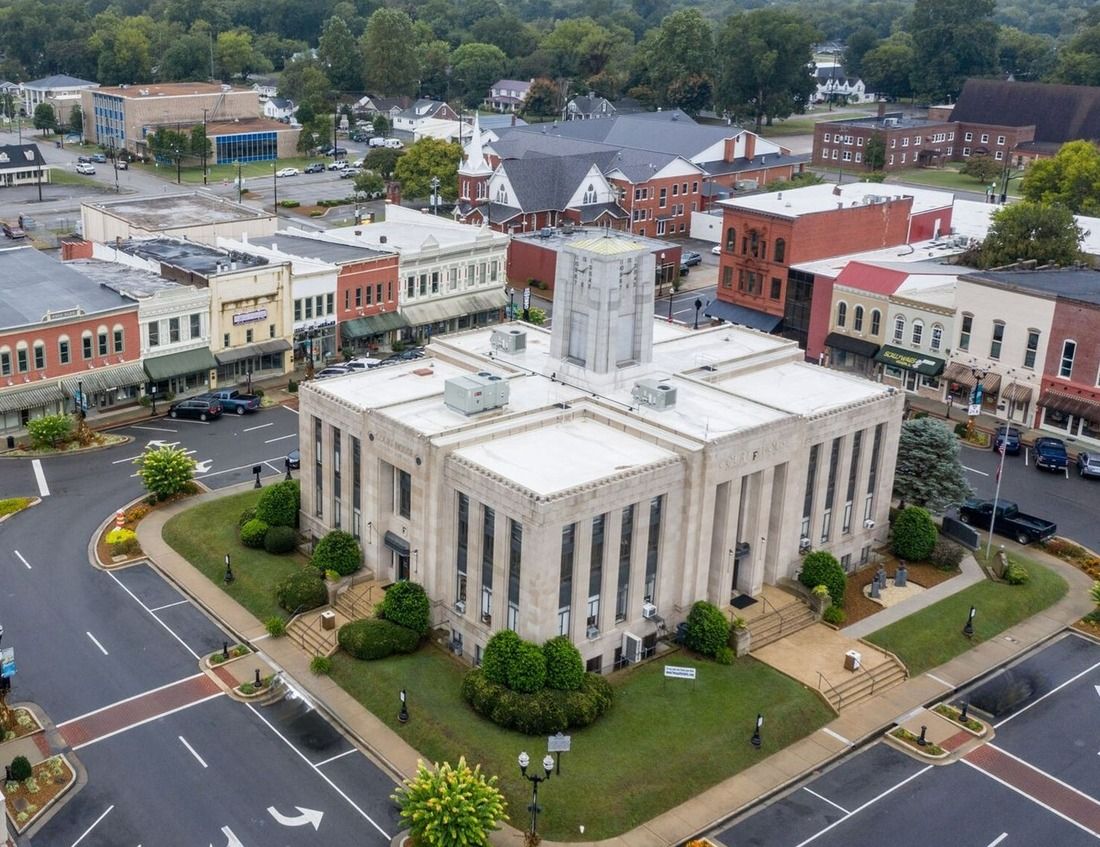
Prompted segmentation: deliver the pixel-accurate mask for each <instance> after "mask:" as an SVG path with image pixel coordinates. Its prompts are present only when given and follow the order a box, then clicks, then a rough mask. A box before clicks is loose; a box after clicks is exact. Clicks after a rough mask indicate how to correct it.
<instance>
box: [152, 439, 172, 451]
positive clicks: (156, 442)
mask: <svg viewBox="0 0 1100 847" xmlns="http://www.w3.org/2000/svg"><path fill="white" fill-rule="evenodd" d="M177 446H179V442H178V441H161V440H160V439H159V438H150V439H149V440H148V441H146V442H145V449H146V450H148V449H149V448H150V447H177Z"/></svg>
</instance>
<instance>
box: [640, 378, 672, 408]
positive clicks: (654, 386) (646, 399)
mask: <svg viewBox="0 0 1100 847" xmlns="http://www.w3.org/2000/svg"><path fill="white" fill-rule="evenodd" d="M630 396H631V397H633V398H634V400H635V401H636V402H637V403H638V405H640V406H652V407H653V408H654V409H657V410H658V411H664V410H665V409H671V408H672V407H673V406H675V405H676V389H675V388H673V387H672V386H671V385H669V384H668V383H666V382H660V381H658V380H656V379H643V380H640V381H639V382H638V383H637V384H636V385H635V386H634V390H633V391H631V392H630Z"/></svg>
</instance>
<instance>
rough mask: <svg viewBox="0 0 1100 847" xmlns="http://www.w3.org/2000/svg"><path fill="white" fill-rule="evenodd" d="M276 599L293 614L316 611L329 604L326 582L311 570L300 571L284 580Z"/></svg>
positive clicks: (276, 592)
mask: <svg viewBox="0 0 1100 847" xmlns="http://www.w3.org/2000/svg"><path fill="white" fill-rule="evenodd" d="M275 599H276V600H277V601H278V603H279V605H280V606H282V607H283V608H284V609H286V610H287V611H288V612H290V613H291V614H294V613H295V612H305V611H309V610H310V609H316V608H317V607H318V606H323V605H325V603H327V602H328V591H327V589H326V588H325V583H324V580H322V579H321V577H320V576H318V575H317V574H316V573H314V572H313V571H310V570H306V569H303V570H300V571H298V572H297V573H292V574H291V575H290V576H288V577H287V578H286V579H284V580H283V581H282V582H281V583H279V586H278V587H277V588H276V589H275Z"/></svg>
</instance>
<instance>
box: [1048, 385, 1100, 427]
mask: <svg viewBox="0 0 1100 847" xmlns="http://www.w3.org/2000/svg"><path fill="white" fill-rule="evenodd" d="M1039 405H1040V406H1043V407H1044V408H1046V409H1051V410H1053V411H1055V412H1061V413H1062V414H1063V415H1073V416H1074V417H1075V418H1085V419H1086V420H1090V421H1100V403H1097V402H1096V401H1095V400H1093V399H1092V398H1091V397H1084V396H1080V395H1077V394H1066V393H1064V392H1062V391H1044V392H1043V393H1042V395H1041V396H1040V397H1039Z"/></svg>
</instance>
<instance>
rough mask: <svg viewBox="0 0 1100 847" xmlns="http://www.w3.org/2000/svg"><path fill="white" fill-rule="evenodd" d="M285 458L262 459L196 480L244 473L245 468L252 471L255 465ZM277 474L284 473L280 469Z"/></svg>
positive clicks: (198, 477)
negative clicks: (234, 472)
mask: <svg viewBox="0 0 1100 847" xmlns="http://www.w3.org/2000/svg"><path fill="white" fill-rule="evenodd" d="M283 458H284V457H283V456H276V457H275V458H274V459H260V461H258V462H252V463H250V464H247V465H238V466H237V467H235V468H226V469H225V470H224V471H214V472H213V473H208V474H203V475H202V476H197V477H195V479H209V478H210V477H212V476H220V475H221V474H223V473H233V471H243V470H244V469H245V468H248V469H249V471H251V470H252V467H253V465H262V464H264V463H265V462H278V461H281V460H282V459H283ZM276 472H277V473H282V471H281V470H278V469H276Z"/></svg>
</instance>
